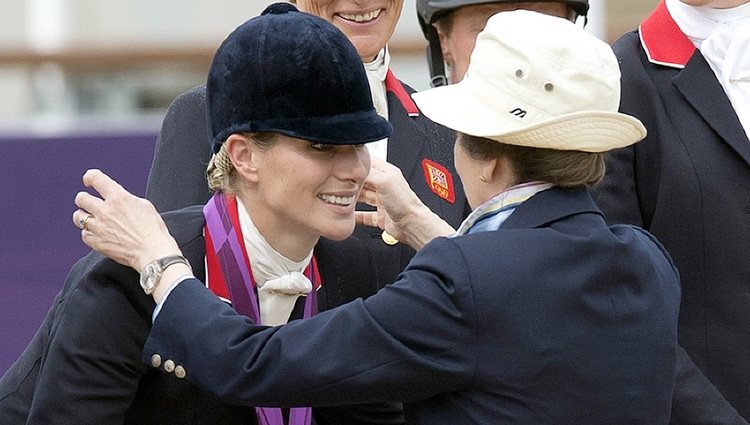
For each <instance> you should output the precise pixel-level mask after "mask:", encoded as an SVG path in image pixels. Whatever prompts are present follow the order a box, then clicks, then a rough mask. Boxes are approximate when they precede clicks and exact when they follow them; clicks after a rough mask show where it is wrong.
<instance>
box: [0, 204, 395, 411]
mask: <svg viewBox="0 0 750 425" xmlns="http://www.w3.org/2000/svg"><path fill="white" fill-rule="evenodd" d="M165 220H166V221H167V224H168V226H169V227H170V232H171V233H172V234H173V235H174V236H175V238H176V239H177V241H178V243H179V244H180V246H181V248H182V250H183V253H184V254H185V256H186V257H187V258H188V260H189V261H190V263H191V264H192V266H193V270H194V272H195V273H196V276H204V275H205V270H204V255H205V241H204V238H203V236H202V231H203V225H204V219H203V214H202V212H201V208H200V207H191V208H188V209H185V210H182V211H176V212H173V213H169V214H166V215H165ZM315 256H316V259H317V261H318V265H319V270H320V272H321V277H322V280H323V286H322V287H321V288H320V290H319V291H318V305H319V308H320V309H321V310H325V309H328V308H331V307H333V306H337V305H340V304H343V303H345V302H347V301H350V300H353V299H355V298H357V297H364V296H368V295H371V294H373V293H375V291H376V290H377V278H376V276H375V266H374V262H373V260H372V258H371V257H369V256H368V255H367V251H366V250H365V249H364V247H363V246H362V244H361V242H359V241H357V240H356V239H354V238H350V239H347V240H346V241H343V242H336V243H332V242H331V241H328V240H325V239H321V241H320V242H319V243H318V245H317V246H316V248H315ZM350 268H353V269H356V270H357V273H356V274H354V273H352V272H350V271H349V270H350ZM355 277H356V278H355ZM136 282H138V273H136V272H135V271H133V270H132V269H130V268H128V267H124V266H121V265H119V264H116V263H114V262H113V261H111V260H108V259H105V258H102V257H101V256H100V255H98V254H96V253H92V254H90V255H88V256H86V257H85V258H83V259H82V260H81V261H79V262H78V263H77V264H76V265H75V266H74V267H73V269H72V270H71V272H70V274H69V276H68V278H67V279H66V282H65V287H64V289H63V290H62V292H61V293H60V294H59V295H58V296H57V298H56V299H55V302H54V305H53V306H52V309H51V310H50V312H49V314H48V316H47V318H46V319H45V321H44V322H43V324H42V326H41V328H40V329H39V331H38V332H37V334H36V335H35V336H34V338H33V340H32V342H31V344H30V345H29V346H28V347H27V349H26V351H24V353H23V354H22V355H21V356H20V358H19V359H18V361H17V362H16V363H14V364H13V366H11V368H10V369H9V370H8V371H7V372H6V373H5V375H4V376H3V377H2V379H0V423H2V424H3V425H21V424H26V425H31V424H44V425H47V424H55V425H66V424H70V425H82V424H91V425H123V424H132V425H148V424H154V425H178V424H179V425H188V424H194V425H209V424H227V425H232V424H236V425H240V424H242V425H252V424H255V423H256V419H255V412H254V409H252V408H248V407H240V406H234V405H229V404H223V403H220V402H219V401H218V400H217V399H216V398H214V397H213V396H211V395H209V394H206V393H204V392H202V391H200V390H198V388H196V387H195V386H194V385H192V384H190V383H189V382H187V381H186V380H184V379H178V378H176V377H175V376H174V374H168V373H164V372H160V371H156V370H153V369H150V368H147V367H146V365H144V364H143V363H142V362H141V357H142V351H143V345H144V343H145V341H146V337H147V336H148V332H149V329H150V328H151V315H152V312H153V309H154V302H153V300H152V299H151V297H149V296H146V295H145V294H144V293H143V291H141V290H140V289H139V287H138V285H137V283H136ZM217 299H218V298H217ZM313 416H314V420H315V422H314V423H316V424H317V425H324V424H331V425H352V424H400V423H403V412H402V410H401V406H400V405H398V404H381V405H370V406H346V407H328V408H319V409H313Z"/></svg>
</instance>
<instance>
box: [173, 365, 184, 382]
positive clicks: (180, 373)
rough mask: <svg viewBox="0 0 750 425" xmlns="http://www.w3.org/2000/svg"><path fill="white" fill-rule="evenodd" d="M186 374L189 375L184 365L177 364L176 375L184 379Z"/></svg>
mask: <svg viewBox="0 0 750 425" xmlns="http://www.w3.org/2000/svg"><path fill="white" fill-rule="evenodd" d="M185 375H187V372H185V368H184V367H182V366H177V367H176V368H174V376H176V377H178V378H180V379H182V378H184V377H185Z"/></svg>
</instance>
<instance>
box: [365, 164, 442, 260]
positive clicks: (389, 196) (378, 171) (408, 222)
mask: <svg viewBox="0 0 750 425" xmlns="http://www.w3.org/2000/svg"><path fill="white" fill-rule="evenodd" d="M359 200H360V201H361V202H365V203H367V204H368V205H371V206H374V207H376V208H377V210H376V211H357V212H356V213H355V217H356V219H357V223H360V224H364V225H365V226H371V227H379V228H381V229H384V230H385V231H386V232H388V233H390V234H391V235H392V236H393V237H395V238H396V239H398V240H399V241H400V242H403V243H406V244H407V245H409V246H411V247H412V248H414V249H417V250H418V249H420V248H421V247H422V246H424V245H425V244H426V243H427V242H429V241H430V240H432V239H433V238H435V237H438V236H446V235H449V234H451V233H453V232H454V229H453V228H452V227H451V226H450V225H449V224H448V223H446V222H445V221H443V220H442V219H441V218H440V217H438V216H437V215H436V214H435V213H433V212H432V211H431V210H430V209H429V208H428V207H427V206H426V205H425V204H424V203H423V202H422V201H421V200H420V199H419V197H418V196H417V195H416V194H415V193H414V192H413V191H412V190H411V188H410V187H409V183H407V182H406V179H404V176H403V174H402V173H401V170H400V169H399V168H398V167H396V166H394V165H392V164H389V163H388V162H386V161H383V160H382V159H377V158H373V159H372V167H371V168H370V174H369V175H368V177H367V179H366V180H365V183H364V185H363V187H362V192H361V193H360V195H359Z"/></svg>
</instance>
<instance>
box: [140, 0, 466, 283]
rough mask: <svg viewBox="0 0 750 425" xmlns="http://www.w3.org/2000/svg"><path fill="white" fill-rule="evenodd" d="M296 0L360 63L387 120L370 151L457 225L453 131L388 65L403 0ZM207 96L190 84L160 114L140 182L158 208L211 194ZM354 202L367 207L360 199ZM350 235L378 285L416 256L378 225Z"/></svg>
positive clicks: (460, 197)
mask: <svg viewBox="0 0 750 425" xmlns="http://www.w3.org/2000/svg"><path fill="white" fill-rule="evenodd" d="M295 3H296V4H297V7H298V8H299V9H300V10H301V11H303V12H308V13H311V14H314V15H318V16H320V17H322V18H323V19H326V20H328V21H329V22H331V23H333V24H334V25H335V26H336V27H337V28H339V29H340V30H341V31H342V32H343V33H344V34H346V36H347V37H348V38H349V40H350V41H351V42H352V43H353V44H354V47H355V48H356V49H357V52H358V53H359V55H360V57H361V58H362V61H363V62H364V65H365V70H366V71H367V75H368V79H369V82H370V90H371V92H372V97H373V103H374V104H375V107H376V109H377V111H378V113H379V114H380V115H381V116H383V117H385V118H387V119H388V120H389V121H390V123H391V125H393V134H392V135H391V136H390V137H388V138H387V139H384V140H382V141H379V142H375V143H373V144H372V145H374V146H370V147H369V149H370V154H371V156H372V157H373V158H379V159H384V160H387V161H388V162H390V163H391V164H394V165H396V166H397V167H398V168H399V169H401V171H402V173H403V174H404V177H405V178H406V180H407V181H408V182H409V186H410V187H411V189H412V190H413V191H414V192H415V193H416V194H417V195H418V196H419V198H420V199H421V200H422V202H424V203H425V204H426V205H427V206H428V207H429V208H430V209H431V210H432V211H434V212H435V213H436V214H438V215H439V216H440V217H442V218H443V219H444V220H445V221H446V222H448V223H449V224H451V225H452V226H453V227H457V226H458V225H459V224H460V223H461V221H462V220H463V219H464V217H466V215H467V214H468V213H469V211H470V208H469V206H468V204H467V203H466V198H465V196H464V191H463V187H462V186H461V184H460V182H459V179H458V176H457V175H456V172H455V167H454V165H453V143H454V141H455V133H454V132H453V131H450V130H448V129H446V128H445V127H443V126H440V125H438V124H435V123H434V122H432V121H431V120H429V119H428V118H426V117H424V116H423V115H422V114H421V113H420V111H419V109H418V108H417V106H416V104H415V103H414V101H412V99H411V97H410V95H411V94H412V93H414V89H412V88H411V87H409V86H408V85H406V84H404V83H403V82H401V81H400V80H399V79H398V78H397V77H396V76H395V74H394V73H393V71H392V70H391V69H390V67H389V63H390V55H389V53H388V47H387V42H388V40H389V39H390V38H391V36H392V34H393V31H394V29H395V27H396V23H397V22H398V19H399V16H400V15H401V9H402V8H403V0H388V1H386V2H375V1H363V2H361V1H360V2H356V3H355V4H345V2H329V1H322V0H299V1H296V2H295ZM301 89H302V90H304V88H301ZM318 95H320V96H330V95H331V94H330V93H319V94H318ZM205 97H206V93H205V86H198V87H195V88H193V89H191V90H188V91H187V92H185V93H183V94H181V95H180V96H178V97H177V98H176V99H175V100H174V102H173V103H172V105H170V107H169V111H168V112H167V114H166V116H165V118H164V122H163V124H162V128H161V132H160V134H159V138H158V139H157V141H156V149H155V154H154V160H153V164H152V166H151V171H150V172H149V177H148V184H147V188H146V198H147V199H149V200H150V201H152V202H153V203H154V205H155V206H156V209H157V210H158V211H161V212H164V211H170V210H174V209H179V208H182V207H185V206H188V205H193V204H203V203H205V202H206V201H207V200H208V198H209V197H210V195H211V191H210V190H209V189H208V186H207V184H206V177H205V175H206V164H208V161H209V158H210V153H211V152H210V151H209V149H208V148H207V147H206V146H207V144H206V143H205V140H207V138H208V136H207V134H208V130H207V129H206V118H205V117H206V110H205V108H206V107H205V105H206V101H205ZM196 139H199V140H200V142H197V141H196ZM359 208H361V209H370V208H369V207H367V206H365V205H364V204H361V205H360V206H359ZM354 236H355V237H357V238H359V239H361V240H362V241H363V242H364V243H365V245H366V246H367V247H368V249H369V250H370V252H371V253H372V255H373V256H374V257H375V259H376V264H377V267H378V277H379V280H380V283H381V285H385V284H387V283H390V282H393V281H395V280H396V277H397V276H398V274H399V273H400V272H401V270H403V269H404V267H405V266H406V264H407V263H408V262H409V260H410V259H411V258H412V256H413V255H414V250H413V249H411V248H410V247H409V246H407V245H406V244H403V243H398V241H397V240H396V239H394V238H392V237H391V236H390V235H388V234H387V233H383V232H381V231H379V230H377V229H372V228H369V227H366V226H357V228H356V229H355V232H354Z"/></svg>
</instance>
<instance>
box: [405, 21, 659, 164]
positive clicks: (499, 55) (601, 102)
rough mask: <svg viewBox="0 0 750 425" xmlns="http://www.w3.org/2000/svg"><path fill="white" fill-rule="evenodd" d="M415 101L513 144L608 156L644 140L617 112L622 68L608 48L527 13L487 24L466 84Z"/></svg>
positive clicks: (430, 112) (632, 121) (565, 24)
mask: <svg viewBox="0 0 750 425" xmlns="http://www.w3.org/2000/svg"><path fill="white" fill-rule="evenodd" d="M412 97H413V98H414V101H415V102H416V103H417V106H419V108H420V109H421V110H422V112H423V113H424V114H425V115H426V116H427V117H428V118H430V119H431V120H433V121H435V122H437V123H439V124H442V125H444V126H446V127H448V128H451V129H453V130H456V131H459V132H462V133H465V134H469V135H472V136H479V137H484V138H488V139H492V140H497V141H499V142H502V143H507V144H511V145H518V146H528V147H533V148H547V149H556V150H576V151H585V152H604V151H608V150H611V149H616V148H621V147H624V146H629V145H631V144H633V143H636V142H638V141H639V140H641V139H643V138H644V137H646V129H645V127H644V126H643V124H642V123H641V122H640V121H639V120H638V119H636V118H634V117H631V116H630V115H626V114H622V113H619V112H617V109H618V107H619V103H620V68H619V66H618V63H617V59H616V58H615V55H614V53H613V52H612V49H611V48H610V46H609V45H608V44H607V43H605V42H604V41H602V40H600V39H598V38H596V37H595V36H593V35H591V34H589V33H587V32H586V31H584V30H583V28H581V27H579V26H577V25H575V24H574V23H572V22H570V21H568V20H566V19H562V18H558V17H553V16H549V15H544V14H541V13H538V12H532V11H528V10H514V11H510V12H500V13H498V14H496V15H494V16H492V17H491V18H490V19H489V20H488V21H487V25H486V27H485V29H484V31H482V32H481V33H479V35H478V37H477V41H476V46H475V48H474V52H473V53H472V55H471V62H470V63H469V69H468V72H467V74H466V77H465V78H464V79H463V81H461V82H460V83H458V84H454V85H450V86H443V87H437V88H434V89H430V90H426V91H423V92H419V93H415V94H413V95H412Z"/></svg>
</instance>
